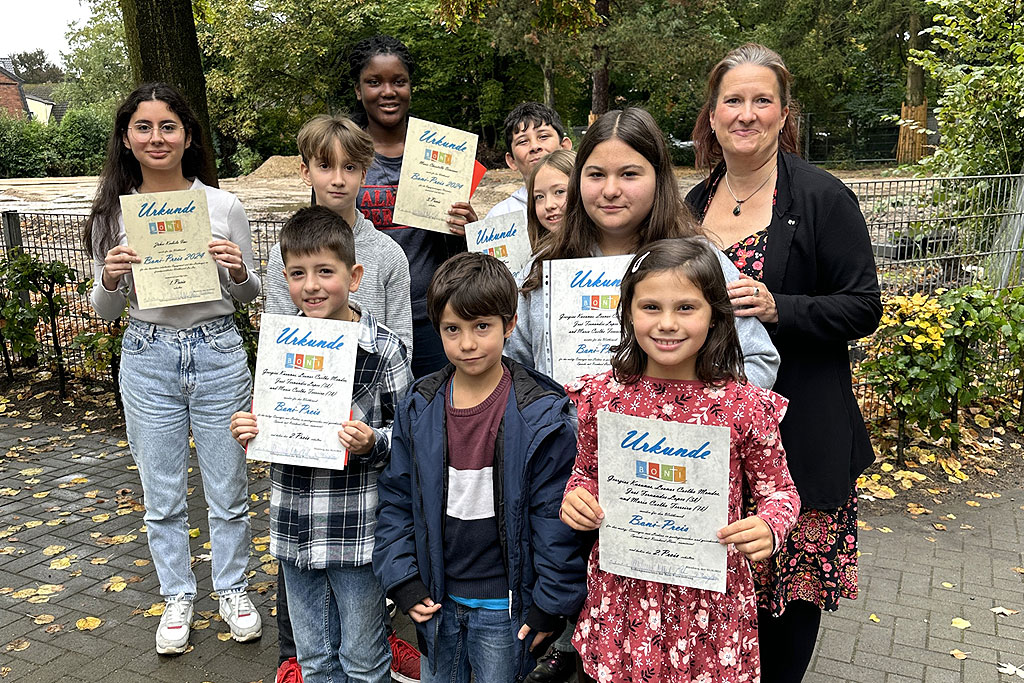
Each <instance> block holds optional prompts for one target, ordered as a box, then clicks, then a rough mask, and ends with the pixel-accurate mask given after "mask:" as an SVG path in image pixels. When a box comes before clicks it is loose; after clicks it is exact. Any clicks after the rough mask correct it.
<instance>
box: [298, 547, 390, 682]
mask: <svg viewBox="0 0 1024 683" xmlns="http://www.w3.org/2000/svg"><path fill="white" fill-rule="evenodd" d="M281 571H283V572H284V575H285V585H286V586H287V591H288V605H289V613H290V615H291V622H292V634H293V636H294V637H295V651H296V655H297V657H298V660H299V665H300V666H301V667H302V680H304V681H306V683H341V682H344V681H352V682H353V683H388V682H389V681H390V680H391V648H390V646H389V645H388V634H387V628H386V627H385V625H384V619H385V617H386V612H385V607H384V591H383V590H381V587H380V583H379V582H378V581H377V577H376V576H374V574H373V567H372V566H371V565H369V564H367V565H363V566H362V567H329V568H327V569H299V568H298V567H297V566H296V565H294V564H292V563H290V562H288V561H284V560H282V561H281Z"/></svg>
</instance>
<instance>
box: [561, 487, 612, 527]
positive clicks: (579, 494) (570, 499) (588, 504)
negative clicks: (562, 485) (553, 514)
mask: <svg viewBox="0 0 1024 683" xmlns="http://www.w3.org/2000/svg"><path fill="white" fill-rule="evenodd" d="M559 516H560V517H561V518H562V521H563V522H565V523H566V524H568V525H569V526H570V527H572V528H573V529H575V530H576V531H593V530H594V529H596V528H597V527H599V526H601V522H602V521H603V520H604V510H602V509H601V506H600V505H598V503H597V498H595V497H594V494H592V493H591V492H590V491H588V490H586V489H585V488H583V487H582V486H577V487H576V488H574V489H573V490H572V491H569V493H567V494H565V498H563V499H562V509H561V511H560V512H559Z"/></svg>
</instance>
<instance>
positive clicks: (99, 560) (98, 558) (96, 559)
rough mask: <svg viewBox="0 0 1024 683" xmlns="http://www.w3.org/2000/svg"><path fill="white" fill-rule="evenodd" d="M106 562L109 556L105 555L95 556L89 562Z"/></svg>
mask: <svg viewBox="0 0 1024 683" xmlns="http://www.w3.org/2000/svg"><path fill="white" fill-rule="evenodd" d="M106 563H107V558H105V557H94V558H92V559H91V560H89V564H106Z"/></svg>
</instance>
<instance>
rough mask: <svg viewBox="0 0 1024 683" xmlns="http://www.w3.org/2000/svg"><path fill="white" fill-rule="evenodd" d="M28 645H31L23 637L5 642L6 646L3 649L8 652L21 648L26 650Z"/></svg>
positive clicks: (18, 650)
mask: <svg viewBox="0 0 1024 683" xmlns="http://www.w3.org/2000/svg"><path fill="white" fill-rule="evenodd" d="M29 645H31V643H30V642H29V641H27V640H25V639H24V638H18V639H17V640H12V641H11V642H9V643H7V647H6V648H5V649H6V650H7V651H8V652H21V651H22V650H27V649H28V646H29Z"/></svg>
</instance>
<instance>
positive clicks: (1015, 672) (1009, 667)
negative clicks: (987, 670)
mask: <svg viewBox="0 0 1024 683" xmlns="http://www.w3.org/2000/svg"><path fill="white" fill-rule="evenodd" d="M997 670H998V671H999V673H1001V674H1008V675H1010V676H1017V677H1018V678H1024V669H1018V668H1017V667H1016V666H1014V665H1013V664H1010V663H1009V662H1007V663H1005V664H1004V663H1003V662H999V668H998V669H997Z"/></svg>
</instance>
